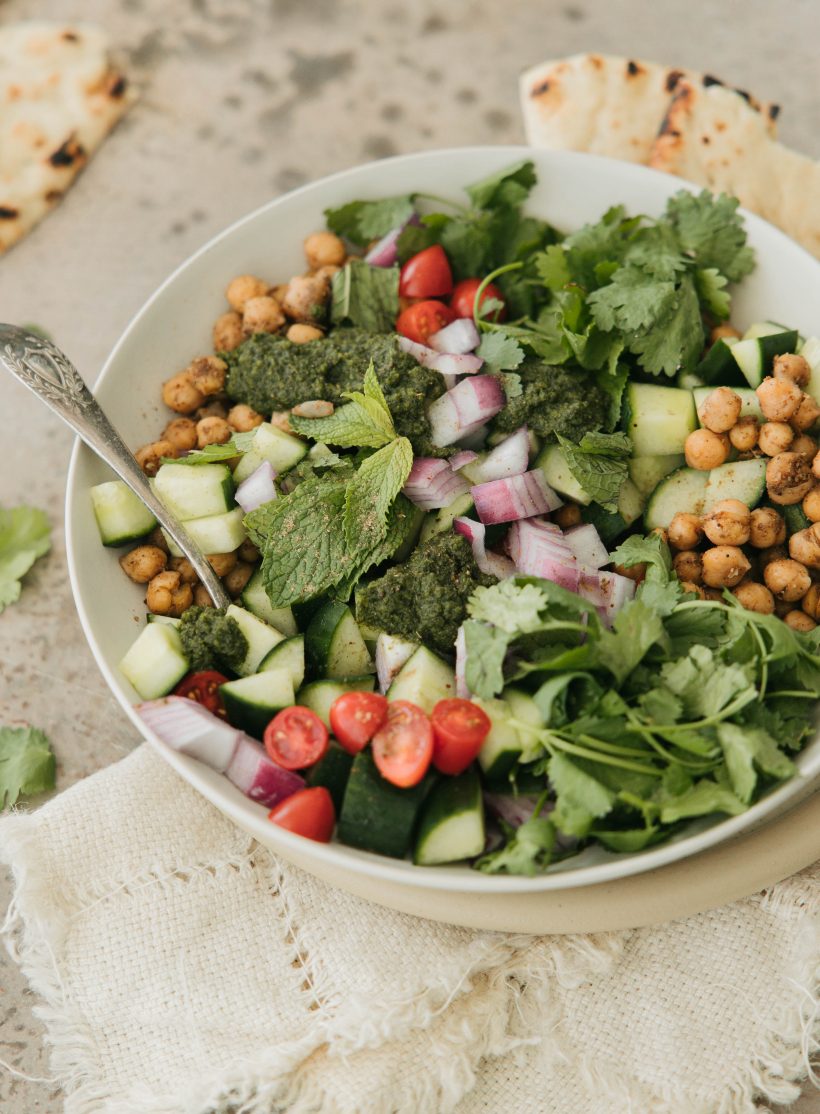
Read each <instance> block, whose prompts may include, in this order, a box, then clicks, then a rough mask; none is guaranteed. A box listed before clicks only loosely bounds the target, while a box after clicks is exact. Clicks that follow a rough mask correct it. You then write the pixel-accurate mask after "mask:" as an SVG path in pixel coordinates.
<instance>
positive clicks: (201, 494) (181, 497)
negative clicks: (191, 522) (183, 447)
mask: <svg viewBox="0 0 820 1114" xmlns="http://www.w3.org/2000/svg"><path fill="white" fill-rule="evenodd" d="M152 486H153V488H154V491H155V492H156V494H157V496H158V498H160V499H161V500H162V502H163V503H164V504H165V506H166V507H167V508H168V510H169V511H170V512H171V514H173V515H174V516H175V517H176V518H178V519H180V521H182V522H185V521H186V520H187V519H189V518H206V517H208V516H210V515H214V514H224V513H225V511H229V510H231V509H232V508H233V507H235V506H236V504H235V503H234V499H233V478H232V476H231V470H230V468H228V466H227V465H226V464H197V465H191V464H170V463H169V464H163V465H162V467H161V468H160V470H159V471H158V472H157V474H156V476H155V477H154V482H153V485H152ZM214 552H215V551H214Z"/></svg>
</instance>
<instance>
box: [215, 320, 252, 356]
mask: <svg viewBox="0 0 820 1114" xmlns="http://www.w3.org/2000/svg"><path fill="white" fill-rule="evenodd" d="M244 339H245V334H244V333H243V332H242V316H241V314H239V313H237V312H236V310H231V312H230V313H223V314H222V316H221V317H217V319H216V321H214V328H213V342H214V351H215V352H233V350H234V348H238V347H239V345H240V344H241V343H242V341H243V340H244Z"/></svg>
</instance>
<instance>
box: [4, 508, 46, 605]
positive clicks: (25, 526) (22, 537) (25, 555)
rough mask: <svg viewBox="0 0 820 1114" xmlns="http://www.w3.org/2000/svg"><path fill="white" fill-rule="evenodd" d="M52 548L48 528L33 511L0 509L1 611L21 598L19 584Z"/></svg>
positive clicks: (37, 511)
mask: <svg viewBox="0 0 820 1114" xmlns="http://www.w3.org/2000/svg"><path fill="white" fill-rule="evenodd" d="M50 548H51V527H50V526H49V523H48V518H47V517H46V515H45V513H44V512H43V511H41V510H38V509H37V508H36V507H11V508H9V509H5V508H3V507H0V611H3V609H4V608H5V607H6V606H7V605H8V604H10V603H14V602H15V601H16V600H18V599H19V598H20V593H21V591H22V585H21V583H20V581H21V580H22V578H23V577H24V576H25V575H26V573H27V572H28V571H29V569H30V568H31V566H32V565H33V564H34V562H35V561H36V560H37V558H38V557H43V556H44V555H45V554H46V553H48V551H49V549H50Z"/></svg>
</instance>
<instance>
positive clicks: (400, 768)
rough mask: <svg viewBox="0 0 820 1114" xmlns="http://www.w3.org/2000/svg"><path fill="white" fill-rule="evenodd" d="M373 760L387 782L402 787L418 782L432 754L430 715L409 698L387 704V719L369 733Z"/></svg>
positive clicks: (405, 787)
mask: <svg viewBox="0 0 820 1114" xmlns="http://www.w3.org/2000/svg"><path fill="white" fill-rule="evenodd" d="M372 745H373V760H374V761H375V763H376V766H377V768H378V771H379V773H380V774H381V775H382V777H383V778H386V780H387V781H390V782H392V783H393V785H398V786H400V787H401V788H402V789H409V788H410V786H412V785H418V783H419V782H420V781H421V779H422V778H423V777H424V775H425V774H426V773H427V771H428V769H429V768H430V760H431V758H432V757H433V725H432V724H431V723H430V717H429V716H428V715H427V714H426V713H425V712H423V711H422V710H421V708H419V707H418V706H417V705H416V704H411V703H410V701H409V700H394V701H393V702H392V703H390V704H388V706H387V720H386V721H385V723H384V725H383V726H382V727H380V728H379V730H378V731H377V732H376V734H375V735H374V736H373V744H372Z"/></svg>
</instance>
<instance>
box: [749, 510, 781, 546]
mask: <svg viewBox="0 0 820 1114" xmlns="http://www.w3.org/2000/svg"><path fill="white" fill-rule="evenodd" d="M785 540H786V523H785V522H784V521H783V517H782V515H780V514H778V512H777V511H776V510H775V509H774V507H756V508H755V509H754V510H753V511H752V513H751V515H750V517H749V541H750V543H751V544H752V545H753V546H754V547H755V549H770V548H771V547H772V546H773V545H782V544H783V542H784V541H785Z"/></svg>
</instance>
